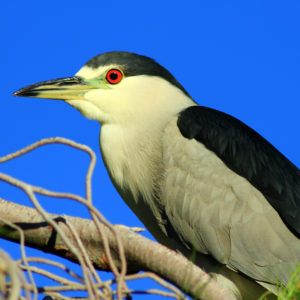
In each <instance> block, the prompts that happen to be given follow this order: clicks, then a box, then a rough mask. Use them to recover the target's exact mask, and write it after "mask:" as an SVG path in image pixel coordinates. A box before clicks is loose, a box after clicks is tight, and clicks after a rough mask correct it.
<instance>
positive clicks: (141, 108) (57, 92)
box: [14, 52, 191, 124]
mask: <svg viewBox="0 0 300 300" xmlns="http://www.w3.org/2000/svg"><path fill="white" fill-rule="evenodd" d="M14 95H15V96H23V97H34V98H48V99H59V100H64V101H66V102H67V103H69V104H70V105H72V106H73V107H75V108H76V109H78V110H79V111H80V112H81V113H82V114H83V115H84V116H86V117H88V118H90V119H94V120H97V121H99V122H100V123H103V124H105V123H120V122H121V123H123V122H132V121H134V120H139V121H140V120H143V119H145V118H153V119H155V116H157V114H158V112H159V114H160V115H164V114H168V113H169V114H172V113H174V112H178V110H180V109H181V106H182V105H183V103H185V102H189V101H191V99H190V97H189V95H188V94H187V92H186V91H185V90H184V88H183V87H182V86H181V85H180V84H179V83H178V81H177V80H176V79H175V78H174V77H173V76H172V75H171V73H170V72H169V71H168V70H166V69H165V68H164V67H162V66H161V65H159V64H158V63H157V62H155V61H154V60H153V59H151V58H148V57H146V56H141V55H137V54H133V53H128V52H108V53H104V54H101V55H98V56H96V57H94V58H92V59H91V60H90V61H88V62H87V63H86V64H85V65H84V66H83V67H82V68H81V69H80V70H79V72H78V73H77V74H76V75H75V76H73V77H66V78H59V79H54V80H48V81H43V82H40V83H36V84H33V85H30V86H27V87H25V88H23V89H20V90H18V91H17V92H15V93H14ZM183 106H186V105H183Z"/></svg>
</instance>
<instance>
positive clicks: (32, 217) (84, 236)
mask: <svg viewBox="0 0 300 300" xmlns="http://www.w3.org/2000/svg"><path fill="white" fill-rule="evenodd" d="M0 207H1V210H0V237H1V238H4V239H7V240H10V241H13V242H17V243H19V241H20V233H19V232H18V231H17V230H15V229H14V228H12V227H10V226H8V225H7V223H6V222H3V221H1V219H2V220H4V219H5V220H7V221H9V222H11V223H14V224H15V225H17V226H18V227H20V228H22V230H23V232H24V235H25V244H26V246H30V247H33V248H35V249H40V250H43V251H45V252H48V253H52V254H55V255H58V256H61V257H63V258H66V259H68V260H71V261H74V262H78V261H77V258H76V256H75V255H74V254H73V251H70V249H69V248H68V247H67V246H66V245H65V243H64V242H63V240H62V239H61V237H60V236H59V235H58V234H57V232H56V231H55V230H54V228H53V227H52V226H50V225H49V224H48V223H47V222H45V221H44V220H43V218H42V217H41V216H40V214H38V213H37V211H36V210H35V209H32V208H29V207H25V206H22V205H18V204H15V203H12V202H9V201H6V200H3V199H0ZM50 216H51V217H52V218H53V219H54V220H55V221H56V223H57V224H58V226H59V227H60V229H61V230H62V231H63V232H64V234H65V235H66V236H67V237H68V239H69V240H70V241H71V242H72V244H73V245H74V247H78V246H77V245H78V243H77V242H76V240H75V239H74V235H72V233H71V232H70V230H69V226H67V225H66V220H67V221H68V223H70V224H71V225H72V227H73V228H74V229H75V230H76V232H77V234H78V236H79V238H80V240H81V241H82V243H83V245H84V247H85V249H86V251H87V253H88V255H89V257H90V259H91V261H92V263H93V264H94V266H95V268H97V269H98V270H105V271H110V264H109V262H108V259H107V256H106V254H105V253H106V252H105V249H104V245H103V243H102V240H101V239H100V235H99V233H98V230H97V228H96V226H95V223H94V222H93V221H91V220H87V219H82V218H77V217H70V216H59V217H58V216H57V215H50ZM100 226H102V228H101V230H103V232H104V233H105V235H106V236H107V239H108V242H109V247H110V249H111V254H112V259H113V261H114V263H115V265H116V266H117V267H118V268H120V267H121V261H120V258H119V255H118V253H119V252H118V245H117V241H116V237H115V235H114V234H113V233H112V231H111V230H110V229H109V228H107V226H105V225H100ZM114 227H115V230H116V231H117V233H118V235H119V237H120V239H121V242H122V244H123V247H124V250H125V257H126V260H127V270H128V272H129V273H135V272H138V271H140V270H143V271H152V272H154V273H156V274H157V275H159V276H161V277H162V278H164V279H166V280H167V281H169V282H171V283H173V284H174V285H176V286H177V287H179V288H180V289H181V290H182V291H184V292H185V293H187V294H189V295H190V296H192V297H193V298H195V299H224V300H227V299H228V300H229V299H230V300H231V299H235V298H234V297H233V296H232V295H230V294H228V292H227V291H226V290H224V289H223V288H222V287H220V286H219V285H218V284H217V282H216V281H215V280H213V279H212V278H211V277H210V276H209V275H208V274H206V273H205V272H203V271H202V270H201V269H200V268H199V267H197V266H196V265H194V264H193V263H192V262H191V261H189V260H188V259H186V258H185V257H184V256H183V255H181V254H179V253H177V252H175V251H172V250H170V249H168V248H166V247H164V246H162V245H160V244H158V243H155V242H153V241H151V240H149V239H147V238H145V237H143V236H141V235H139V234H137V233H135V232H133V231H132V230H130V229H129V228H127V227H125V226H118V225H115V226H114Z"/></svg>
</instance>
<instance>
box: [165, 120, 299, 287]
mask: <svg viewBox="0 0 300 300" xmlns="http://www.w3.org/2000/svg"><path fill="white" fill-rule="evenodd" d="M163 163H164V167H165V179H164V182H163V184H162V196H161V200H162V202H163V204H164V206H165V208H166V215H167V217H168V220H169V221H170V223H171V224H172V226H173V227H174V229H175V232H176V234H178V237H179V238H180V239H181V241H182V242H183V243H184V244H185V245H186V246H187V247H190V248H195V249H196V250H197V251H199V252H201V253H204V254H210V255H212V256H213V257H214V258H215V259H216V260H218V261H219V262H221V263H223V264H225V265H227V266H228V267H230V268H233V269H235V270H239V271H240V272H242V273H244V274H246V275H248V276H250V277H252V278H254V279H255V280H259V281H265V282H269V283H276V282H279V281H280V282H282V283H284V284H286V283H287V281H288V279H289V277H290V275H291V271H292V270H293V269H294V267H295V263H297V262H300V241H299V239H298V238H297V237H296V236H295V235H294V234H292V233H291V231H290V230H289V229H288V228H287V227H286V225H285V224H284V222H283V221H282V219H281V218H280V216H279V214H278V213H277V211H276V210H275V209H274V208H273V207H272V206H271V205H270V204H269V202H268V201H267V200H266V198H265V197H264V196H263V194H262V193H261V192H260V191H259V190H258V189H256V188H255V187H254V186H253V185H252V184H251V183H250V182H249V181H248V180H247V179H246V178H244V177H242V176H240V175H238V174H237V173H235V172H234V171H232V170H231V169H230V168H228V166H226V165H225V163H224V162H223V161H222V160H221V159H220V158H219V157H218V156H217V155H216V154H215V153H214V152H213V151H211V150H209V149H207V148H206V147H205V146H204V145H203V144H202V143H201V142H198V141H197V140H195V139H187V138H185V137H183V135H182V134H181V132H180V131H179V129H178V126H177V118H175V119H174V120H173V121H172V122H170V123H169V124H168V126H167V127H166V129H165V132H164V138H163Z"/></svg>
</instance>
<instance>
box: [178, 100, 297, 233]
mask: <svg viewBox="0 0 300 300" xmlns="http://www.w3.org/2000/svg"><path fill="white" fill-rule="evenodd" d="M177 124H178V127H179V130H180V132H181V134H182V135H183V136H184V137H186V138H188V139H196V140H197V141H199V142H200V143H202V144H204V145H205V146H206V148H207V149H209V150H211V151H213V152H214V153H215V154H216V155H217V156H218V157H219V158H220V159H222V161H223V162H224V163H225V164H226V165H227V166H228V167H229V168H230V169H231V170H232V171H234V172H235V173H237V174H239V175H240V176H243V177H244V178H246V179H247V180H248V181H249V182H250V183H251V184H252V185H253V186H255V187H256V188H257V189H258V190H259V191H260V192H261V193H262V194H263V195H264V196H265V198H266V199H267V200H268V201H269V203H270V204H271V205H272V206H273V207H274V208H275V209H276V210H277V212H278V213H279V215H280V216H281V218H282V220H283V221H284V222H285V224H286V225H287V226H288V227H289V229H290V230H291V231H292V232H293V233H294V234H295V235H296V236H297V237H298V238H299V237H300V171H299V169H298V168H297V167H296V166H295V165H294V164H292V163H291V162H290V161H289V160H288V159H287V158H286V157H285V156H283V155H282V154H281V153H280V152H279V151H278V150H277V149H276V148H275V147H273V146H272V145H271V144H270V143H269V142H268V141H266V140H265V139H264V138H263V137H262V136H261V135H259V134H258V133H257V132H255V131H254V130H253V129H251V128H250V127H248V126H247V125H245V124H244V123H242V122H241V121H239V120H238V119H236V118H234V117H232V116H230V115H228V114H225V113H222V112H220V111H217V110H214V109H210V108H207V107H202V106H192V107H189V108H187V109H185V110H184V111H182V112H181V113H180V115H179V118H178V122H177Z"/></svg>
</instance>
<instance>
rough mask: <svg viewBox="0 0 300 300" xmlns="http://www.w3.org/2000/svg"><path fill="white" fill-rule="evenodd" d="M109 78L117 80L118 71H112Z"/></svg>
mask: <svg viewBox="0 0 300 300" xmlns="http://www.w3.org/2000/svg"><path fill="white" fill-rule="evenodd" d="M109 78H110V79H112V80H116V79H117V78H118V74H117V73H116V72H114V73H111V74H110V75H109Z"/></svg>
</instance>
